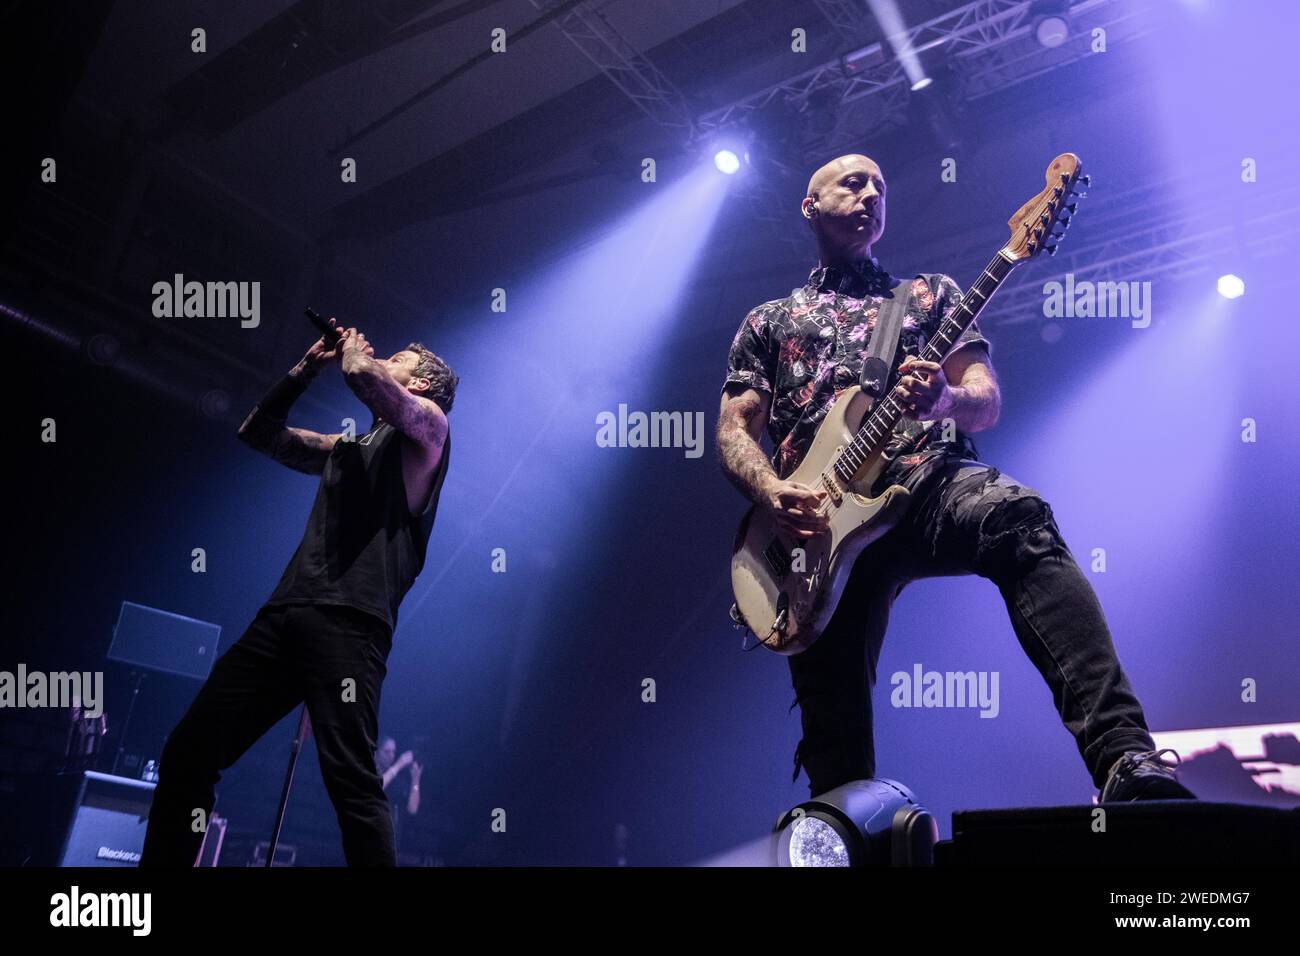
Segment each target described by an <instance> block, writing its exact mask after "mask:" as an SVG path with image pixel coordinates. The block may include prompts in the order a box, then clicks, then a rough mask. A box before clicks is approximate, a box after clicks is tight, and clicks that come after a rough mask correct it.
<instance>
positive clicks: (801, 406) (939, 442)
mask: <svg viewBox="0 0 1300 956" xmlns="http://www.w3.org/2000/svg"><path fill="white" fill-rule="evenodd" d="M885 193H886V186H885V179H884V173H883V172H882V170H881V169H880V166H879V165H878V164H877V163H876V162H874V161H873V160H871V159H870V158H869V157H867V156H863V155H858V154H852V155H847V156H840V157H838V158H837V159H834V160H832V161H831V162H829V163H827V164H826V165H825V166H823V167H821V168H820V169H818V170H817V171H816V172H815V173H814V174H813V175H812V178H811V179H810V181H809V183H808V193H807V196H806V197H805V198H804V200H803V202H802V206H801V212H802V215H803V217H804V219H805V220H806V221H807V222H808V224H809V227H810V228H811V229H812V232H813V234H814V236H815V237H816V240H817V245H818V249H819V261H818V264H817V267H816V268H814V269H813V270H812V272H811V273H810V274H809V276H808V281H807V283H806V284H805V285H804V286H803V287H802V288H800V289H796V290H794V291H793V292H792V293H791V295H789V296H787V297H786V298H783V299H775V300H771V301H769V302H765V303H763V304H761V305H759V306H757V307H755V308H754V309H752V310H751V311H750V312H749V314H748V315H746V317H745V319H744V321H743V322H742V323H741V325H740V328H739V330H738V331H737V333H736V336H735V339H734V341H733V342H732V345H731V350H730V354H729V355H728V372H727V379H726V384H725V386H724V391H723V396H722V405H721V411H720V415H719V419H718V430H717V444H718V452H719V456H720V458H721V464H722V468H723V471H724V473H725V474H726V475H727V477H728V478H729V479H730V480H731V481H732V483H733V484H735V485H736V487H737V488H739V489H740V491H741V492H742V493H743V494H744V495H745V496H746V497H747V498H748V499H749V500H750V501H751V502H753V503H754V504H755V506H756V507H757V508H758V509H761V510H762V511H764V512H766V513H767V515H768V516H770V518H771V520H772V521H773V522H774V523H775V524H776V525H777V526H779V527H780V528H782V529H784V531H785V532H786V533H787V535H788V536H789V537H791V538H792V539H796V540H797V539H802V540H809V539H812V538H813V537H815V536H817V535H822V534H827V533H828V521H827V517H826V514H825V513H824V512H825V509H822V508H821V505H822V504H823V502H824V501H825V496H826V491H824V490H814V489H813V488H812V487H810V486H809V485H807V484H801V483H799V482H795V481H791V480H789V476H790V474H791V472H793V471H794V470H795V469H796V467H797V466H798V465H799V463H800V461H801V460H802V459H803V457H804V455H805V454H806V453H807V452H808V450H809V447H810V446H811V445H812V444H813V441H814V437H815V436H816V435H817V431H818V427H819V425H820V424H821V423H822V421H823V420H824V419H825V417H826V415H827V413H828V411H829V410H830V409H831V406H832V405H833V404H834V402H835V398H836V395H837V393H839V392H841V391H843V390H844V389H846V388H848V387H850V386H853V385H856V384H858V381H859V374H860V372H861V370H862V366H863V361H864V358H865V357H866V355H867V352H868V349H869V346H870V342H871V336H872V333H873V331H874V328H875V320H876V317H877V315H878V314H879V311H880V309H881V304H882V302H883V301H885V300H886V298H894V297H896V296H900V295H902V296H909V297H910V301H909V303H908V308H907V310H906V312H905V315H904V318H903V319H902V324H901V331H900V333H899V343H898V347H897V349H896V351H895V354H894V357H893V361H892V362H891V363H890V366H889V367H890V368H894V369H897V375H898V379H897V386H898V390H899V391H898V394H899V396H900V398H901V401H902V403H903V407H904V417H903V418H902V419H901V420H900V421H899V423H898V425H897V426H896V427H895V430H894V432H893V434H892V435H891V437H890V439H889V442H890V443H889V446H888V455H889V456H890V457H892V461H891V462H890V464H889V465H888V467H887V468H886V469H885V471H884V473H883V474H882V475H881V476H880V478H879V479H878V480H877V482H876V484H875V486H874V487H873V489H872V494H873V495H877V494H879V493H880V492H881V491H882V490H883V489H884V488H886V487H888V486H890V485H901V486H903V487H905V488H906V489H908V491H910V492H911V498H910V506H909V507H908V509H907V512H906V515H905V516H904V517H903V519H902V520H901V521H900V523H899V524H898V525H897V526H896V527H894V528H893V529H892V530H890V531H888V532H887V533H886V534H885V535H884V537H882V538H880V539H879V540H878V541H876V542H875V543H873V544H871V545H870V546H868V547H867V548H866V550H864V551H863V552H862V553H861V555H860V556H859V557H858V559H857V562H856V563H855V564H854V565H853V567H852V571H851V572H850V574H849V576H848V580H847V584H846V586H845V588H844V592H843V596H842V597H841V599H840V603H839V605H838V606H837V607H836V609H835V612H834V614H833V615H832V616H831V618H830V621H829V623H828V624H827V626H826V628H825V630H824V631H823V632H822V633H821V636H820V638H819V639H818V640H817V641H816V643H813V644H812V645H811V647H809V648H808V649H806V650H803V651H802V652H801V653H796V654H794V655H793V656H790V657H789V658H788V660H789V666H790V672H791V678H792V682H793V684H794V689H795V693H796V699H797V702H798V705H799V709H800V717H801V722H802V726H803V739H802V740H801V741H800V743H799V747H798V749H797V750H796V752H795V777H796V778H797V777H798V774H799V770H800V768H801V767H802V768H803V769H804V770H805V771H806V772H807V774H808V779H809V789H810V791H811V792H812V793H813V794H814V795H817V794H821V793H824V792H826V791H828V790H831V789H833V788H834V787H837V786H839V785H841V784H844V783H847V782H849V781H852V780H860V779H866V778H870V777H872V776H874V775H875V772H876V765H875V747H874V741H873V735H872V713H871V692H872V688H873V687H874V685H875V683H876V664H877V661H878V660H879V656H880V649H881V644H882V642H883V640H884V635H885V629H886V626H887V623H888V619H889V612H890V608H891V606H892V604H893V602H894V600H895V598H897V597H898V595H899V593H900V592H901V591H902V589H903V588H904V587H905V586H906V585H907V583H908V582H910V581H913V580H917V579H919V578H925V577H936V576H948V575H957V574H978V575H980V576H981V577H984V578H987V579H988V580H990V581H992V582H993V583H994V584H995V585H996V586H997V587H998V590H999V591H1000V592H1001V594H1002V596H1003V598H1004V600H1005V602H1006V606H1007V611H1008V613H1009V615H1010V618H1011V625H1012V628H1013V629H1014V631H1015V633H1016V637H1017V638H1018V639H1019V641H1020V644H1021V646H1022V647H1023V649H1024V651H1025V653H1026V654H1027V655H1028V656H1029V658H1030V660H1032V661H1033V663H1034V665H1035V666H1036V667H1037V668H1038V671H1039V673H1040V674H1042V676H1043V679H1044V680H1045V681H1046V682H1047V684H1048V686H1049V687H1050V688H1051V691H1052V697H1053V700H1054V701H1055V702H1056V704H1057V708H1058V711H1059V713H1060V716H1061V720H1062V722H1063V723H1064V724H1065V727H1066V729H1067V730H1069V732H1070V733H1071V734H1072V735H1073V737H1074V739H1075V742H1076V744H1077V746H1078V749H1079V753H1080V755H1081V756H1082V758H1083V761H1084V763H1085V765H1086V766H1087V769H1088V773H1089V775H1090V776H1091V777H1092V780H1093V782H1094V784H1095V785H1096V786H1097V788H1098V789H1099V790H1100V791H1101V798H1102V799H1103V800H1138V799H1157V798H1164V799H1169V798H1181V799H1194V797H1193V795H1192V793H1191V792H1190V791H1188V790H1187V789H1186V788H1184V787H1183V786H1182V784H1181V783H1179V782H1178V780H1177V777H1176V776H1175V775H1174V773H1173V771H1172V769H1171V768H1170V766H1168V765H1167V764H1166V763H1165V761H1164V757H1163V755H1164V753H1166V752H1167V751H1161V752H1157V751H1156V749H1155V744H1154V743H1153V741H1152V739H1151V736H1150V734H1149V732H1148V730H1147V725H1146V721H1145V717H1144V715H1143V712H1142V707H1141V705H1140V704H1139V702H1138V700H1137V697H1136V696H1135V695H1134V693H1133V690H1132V689H1131V687H1130V686H1129V683H1128V680H1127V679H1126V677H1125V675H1124V673H1123V671H1122V669H1121V667H1120V662H1119V659H1118V657H1117V655H1116V652H1115V647H1114V644H1113V642H1112V640H1111V636H1110V632H1109V630H1108V628H1107V626H1106V621H1105V618H1104V617H1103V615H1102V610H1101V606H1100V604H1099V603H1098V601H1097V598H1096V595H1095V594H1094V593H1093V590H1092V587H1091V586H1090V585H1089V583H1088V581H1087V579H1086V578H1085V577H1084V575H1083V573H1082V571H1080V569H1079V567H1078V565H1077V564H1076V563H1075V561H1074V558H1073V556H1072V555H1071V554H1070V551H1069V549H1068V548H1067V547H1066V545H1065V542H1064V541H1063V540H1062V539H1061V534H1060V532H1059V530H1058V529H1057V526H1056V523H1055V521H1054V520H1053V518H1052V511H1051V508H1050V506H1049V505H1048V503H1047V502H1046V501H1044V500H1043V499H1042V497H1041V496H1040V495H1039V494H1038V493H1037V492H1036V491H1035V490H1033V489H1032V488H1028V487H1025V486H1023V485H1021V484H1020V483H1019V482H1017V481H1015V480H1014V479H1013V478H1011V477H1010V476H1009V475H1005V474H1002V473H1001V472H999V471H998V470H997V469H996V468H992V467H990V466H988V465H986V464H983V463H981V462H980V461H978V460H977V459H976V454H975V448H974V445H973V443H972V442H971V440H970V438H969V435H971V434H973V433H975V432H979V431H982V430H984V429H986V428H990V427H992V426H993V425H994V424H996V422H997V420H998V414H999V409H1000V405H1001V394H1000V391H999V388H998V382H997V377H996V375H995V374H994V371H993V365H992V361H991V358H990V346H989V343H988V341H987V340H986V339H985V338H984V337H983V335H981V334H980V332H979V329H978V327H977V326H976V325H975V324H974V323H971V325H970V326H969V327H968V328H966V330H965V331H964V332H963V333H962V334H961V335H960V337H958V338H957V339H956V341H955V343H954V345H953V348H952V350H951V351H949V352H948V353H947V358H946V359H945V360H944V361H943V363H942V364H939V363H937V362H929V361H921V360H919V359H918V358H917V357H916V356H918V355H919V354H920V353H921V352H922V350H923V349H924V347H925V345H926V343H927V342H928V341H929V340H930V339H931V338H932V337H933V336H934V334H935V332H936V330H937V329H938V328H939V326H940V324H941V323H942V322H943V321H944V319H945V318H947V317H948V316H949V315H950V314H951V313H952V312H953V311H954V310H955V309H957V307H958V306H959V305H960V303H961V300H962V295H961V290H960V289H959V288H958V286H957V284H956V283H955V282H954V281H953V280H952V279H951V278H949V277H948V276H946V275H943V274H938V273H935V274H923V275H919V276H917V277H916V278H914V279H911V280H900V279H898V278H896V277H894V276H891V275H890V274H889V273H888V272H886V271H885V270H883V269H882V268H881V267H880V265H879V262H878V261H877V259H876V258H875V257H873V256H872V246H873V245H874V244H875V243H876V242H877V241H878V240H879V239H880V237H881V236H882V234H883V233H884V229H885ZM764 431H766V432H767V434H768V435H769V437H770V438H771V440H772V442H773V445H774V447H775V451H774V453H773V455H772V457H771V459H769V458H768V456H767V455H766V454H765V453H764V452H763V450H762V447H761V445H760V441H761V438H762V435H763V433H764ZM935 620H936V622H941V623H942V625H943V626H947V627H960V626H961V617H960V612H959V610H954V609H945V610H944V612H943V613H942V615H939V614H936V615H935ZM1175 757H1176V755H1175Z"/></svg>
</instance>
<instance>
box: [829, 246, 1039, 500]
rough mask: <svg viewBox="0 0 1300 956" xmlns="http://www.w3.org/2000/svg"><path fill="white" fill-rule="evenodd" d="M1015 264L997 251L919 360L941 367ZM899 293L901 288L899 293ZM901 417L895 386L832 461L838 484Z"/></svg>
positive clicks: (859, 466)
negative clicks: (938, 364) (934, 363)
mask: <svg viewBox="0 0 1300 956" xmlns="http://www.w3.org/2000/svg"><path fill="white" fill-rule="evenodd" d="M1016 262H1017V260H1015V259H1013V258H1011V257H1010V256H1008V255H1006V253H1005V252H1004V251H1003V250H998V254H997V255H995V256H994V257H993V258H992V259H991V260H989V264H988V265H987V266H985V267H984V271H983V272H981V273H980V274H979V278H977V279H976V280H975V282H974V283H972V284H971V287H970V288H969V289H967V290H966V294H965V295H964V296H962V299H961V304H960V305H959V306H957V308H955V309H953V310H952V312H951V313H950V314H949V315H948V317H947V318H946V319H944V320H943V322H942V323H941V324H940V325H939V328H938V330H937V331H936V332H935V334H934V336H933V338H931V339H930V341H929V342H927V343H926V346H925V348H924V349H922V350H921V355H920V358H921V359H922V360H924V361H926V362H936V363H940V364H941V363H942V362H943V360H944V359H945V358H947V357H948V353H949V352H951V351H952V348H953V346H954V345H955V344H956V343H957V340H958V339H959V338H961V334H962V333H963V332H965V331H966V330H967V329H968V328H970V324H971V323H972V322H974V321H975V318H976V316H978V315H979V314H980V311H981V310H982V309H983V308H984V306H985V305H986V304H987V303H988V301H989V299H991V298H993V293H995V292H997V290H998V287H999V286H1000V285H1001V284H1002V281H1003V280H1004V279H1005V278H1006V277H1007V276H1009V275H1010V274H1011V270H1012V269H1014V268H1015V267H1016ZM901 290H902V286H901V285H900V286H899V291H900V292H901ZM902 417H903V406H902V405H901V404H900V402H899V401H898V398H897V386H895V387H894V389H893V390H891V391H890V393H889V394H888V395H887V396H885V398H884V399H882V400H881V401H879V402H877V403H876V406H875V407H874V408H873V409H872V410H871V414H869V415H868V416H867V417H866V419H865V420H864V421H863V422H862V425H861V427H859V428H858V432H857V434H856V435H855V436H854V437H853V441H851V442H849V444H848V445H847V446H846V447H845V448H844V450H843V451H842V452H840V454H839V456H838V457H837V458H836V459H835V463H834V466H833V467H834V468H835V476H836V477H837V478H838V479H839V480H840V482H841V483H843V484H848V483H849V482H850V481H852V480H853V477H854V475H856V474H857V473H858V472H859V471H860V470H861V469H862V466H863V465H864V464H866V462H867V460H868V459H869V458H870V457H871V456H872V455H873V454H875V453H876V452H877V451H878V450H880V449H881V448H883V447H884V446H885V443H886V442H887V441H888V440H889V436H890V435H892V434H893V431H894V427H895V426H896V425H897V424H898V422H899V420H900V419H901V418H902Z"/></svg>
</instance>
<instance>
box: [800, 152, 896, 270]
mask: <svg viewBox="0 0 1300 956" xmlns="http://www.w3.org/2000/svg"><path fill="white" fill-rule="evenodd" d="M802 207H803V215H804V218H805V219H807V220H808V222H809V224H810V225H811V226H812V230H813V233H814V234H815V235H816V237H817V243H818V246H819V247H820V250H821V254H822V261H823V262H827V261H834V260H836V259H855V258H860V257H862V256H869V255H870V254H871V245H872V243H874V242H875V241H876V240H877V239H879V238H880V237H881V235H882V234H883V233H884V231H885V177H884V174H883V173H881V171H880V167H879V166H878V165H877V164H876V161H875V160H873V159H872V158H871V157H869V156H863V155H862V154H861V153H847V154H846V155H844V156H837V157H836V158H835V159H832V160H831V161H830V162H829V163H827V164H826V165H825V166H822V167H821V168H820V169H818V170H817V171H816V172H815V173H813V174H812V178H811V179H809V180H808V195H807V196H805V197H804V200H803V203H802Z"/></svg>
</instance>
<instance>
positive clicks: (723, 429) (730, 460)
mask: <svg viewBox="0 0 1300 956" xmlns="http://www.w3.org/2000/svg"><path fill="white" fill-rule="evenodd" d="M762 412H763V405H762V401H761V399H760V398H759V397H758V396H757V395H755V394H754V393H753V392H748V393H745V394H743V395H739V396H737V397H735V398H731V399H728V400H727V401H726V402H724V403H723V407H722V413H721V414H720V415H719V416H718V433H717V444H718V460H719V461H720V462H721V464H722V473H723V474H724V475H726V476H727V478H728V480H729V481H730V482H731V483H732V484H733V485H735V486H736V487H737V488H738V489H740V492H741V494H743V495H744V496H745V497H747V498H748V499H749V500H750V501H755V502H756V501H758V500H759V499H760V498H762V497H764V496H765V495H766V493H767V492H766V488H767V486H768V485H769V484H770V483H771V482H773V481H775V480H776V472H774V471H773V470H772V465H771V464H770V463H769V462H768V460H767V456H766V455H764V454H763V449H762V447H761V446H760V445H759V444H758V442H757V441H755V439H754V437H753V434H752V433H751V429H754V427H755V423H756V420H757V419H758V418H759V416H760V415H761V414H762Z"/></svg>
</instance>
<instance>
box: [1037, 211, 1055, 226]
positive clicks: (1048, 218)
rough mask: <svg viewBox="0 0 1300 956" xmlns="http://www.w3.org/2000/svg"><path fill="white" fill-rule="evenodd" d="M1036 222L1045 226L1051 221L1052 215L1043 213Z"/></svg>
mask: <svg viewBox="0 0 1300 956" xmlns="http://www.w3.org/2000/svg"><path fill="white" fill-rule="evenodd" d="M1038 221H1039V222H1041V223H1042V224H1043V225H1044V226H1045V225H1047V224H1048V223H1049V222H1051V221H1052V214H1051V213H1050V212H1045V213H1043V214H1042V215H1041V216H1039V217H1038Z"/></svg>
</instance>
